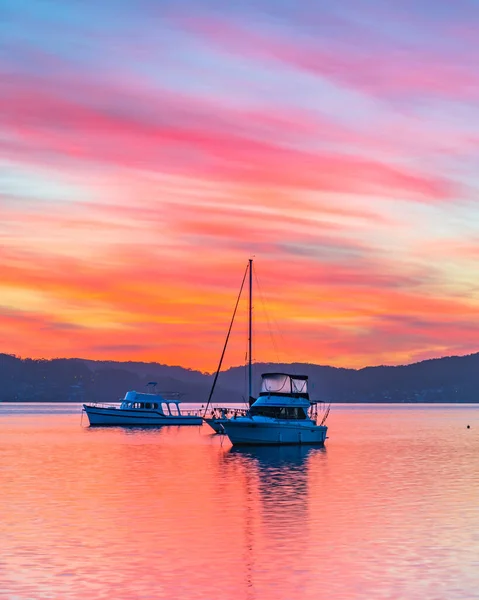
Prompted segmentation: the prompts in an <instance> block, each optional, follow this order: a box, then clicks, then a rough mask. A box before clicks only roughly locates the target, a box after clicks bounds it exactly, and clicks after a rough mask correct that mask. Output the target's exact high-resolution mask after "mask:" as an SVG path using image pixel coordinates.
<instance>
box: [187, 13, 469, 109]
mask: <svg viewBox="0 0 479 600" xmlns="http://www.w3.org/2000/svg"><path fill="white" fill-rule="evenodd" d="M179 22H180V23H181V24H182V25H183V26H185V27H186V28H187V29H189V30H190V31H193V32H196V33H197V34H199V35H201V36H204V37H205V38H206V39H207V40H209V41H210V42H211V43H214V44H216V45H218V46H220V47H221V48H223V49H225V50H226V51H229V52H235V53H238V54H240V55H241V56H243V57H245V56H247V57H250V58H254V59H258V58H263V59H266V60H272V61H278V62H281V63H284V64H288V65H290V66H292V67H294V68H298V69H301V70H304V71H308V72H311V73H314V74H316V75H320V76H322V77H326V78H329V79H332V80H335V81H337V82H339V83H341V84H343V85H348V86H351V87H353V88H357V89H360V90H362V91H365V92H367V93H371V94H374V95H379V96H381V97H388V96H394V97H408V96H414V95H431V96H439V97H443V98H452V99H457V98H459V99H477V98H478V96H479V76H478V74H477V70H476V69H475V67H474V62H473V61H472V60H471V59H470V57H469V55H468V53H467V52H464V53H463V54H462V55H460V56H458V55H457V54H456V55H454V56H452V57H451V56H450V55H448V54H445V53H444V52H442V53H440V54H438V53H437V52H439V51H436V53H435V52H434V50H432V49H426V47H417V46H414V47H412V46H408V45H405V44H404V45H402V46H401V45H400V44H391V43H389V44H388V43H385V40H384V39H381V37H380V36H379V35H378V34H377V33H373V32H369V35H368V36H365V35H364V32H363V33H362V37H363V39H362V40H361V41H358V40H357V39H356V36H353V35H350V36H349V38H346V41H345V40H344V39H342V38H341V37H339V38H338V39H334V38H332V39H327V40H321V37H316V38H313V37H309V38H308V37H307V36H305V35H302V36H301V35H297V34H296V35H295V34H294V33H293V34H291V35H288V32H287V31H282V32H280V31H279V30H276V32H275V33H273V32H272V31H271V29H270V30H269V31H268V32H267V33H266V32H265V31H264V30H263V31H261V32H259V31H257V30H255V29H254V28H251V27H249V28H246V27H243V26H242V25H239V24H238V23H234V22H233V21H231V20H226V19H217V20H214V19H208V20H205V19H194V18H190V19H181V18H180V19H179ZM451 33H453V32H451V30H450V29H449V30H447V29H445V31H444V32H443V33H442V35H446V36H447V35H451ZM438 35H441V32H438ZM348 39H350V40H352V41H354V46H353V45H352V43H351V41H350V42H349V44H348V42H347V40H348ZM457 42H458V43H459V42H460V38H459V37H458V39H457Z"/></svg>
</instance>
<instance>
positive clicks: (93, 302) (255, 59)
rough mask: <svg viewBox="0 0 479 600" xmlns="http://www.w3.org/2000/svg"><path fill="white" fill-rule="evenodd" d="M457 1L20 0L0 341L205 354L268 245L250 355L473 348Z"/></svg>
mask: <svg viewBox="0 0 479 600" xmlns="http://www.w3.org/2000/svg"><path fill="white" fill-rule="evenodd" d="M451 6H452V5H449V4H446V3H443V2H440V3H439V4H436V5H435V10H434V18H431V14H430V11H429V12H427V14H426V13H425V12H424V10H423V8H422V7H418V6H416V5H413V4H412V3H407V4H404V3H389V4H388V5H387V7H386V6H384V5H383V4H382V3H379V2H375V1H372V0H371V1H367V2H364V3H361V7H358V5H357V3H356V2H354V3H353V2H344V3H342V4H341V6H339V5H338V6H334V7H329V8H324V7H323V9H322V10H321V11H318V10H316V9H315V8H314V7H303V8H302V10H294V11H293V10H291V7H289V5H288V4H287V3H282V4H280V5H278V3H273V2H270V1H269V0H261V1H260V2H255V3H250V2H246V3H244V2H242V3H236V2H233V3H230V4H229V5H228V7H225V6H224V5H221V7H220V5H219V4H218V3H216V2H214V1H213V0H211V1H205V2H198V1H197V2H194V1H192V0H191V1H186V0H184V1H181V2H175V3H172V2H164V3H161V6H159V5H158V3H156V2H149V1H146V0H141V1H139V2H124V3H122V4H121V6H119V5H117V4H116V3H113V2H109V1H108V2H105V3H102V5H101V7H99V6H98V5H97V4H95V3H93V2H90V1H86V2H83V3H81V4H77V3H66V4H65V3H55V2H52V3H49V4H48V5H47V4H44V5H43V4H42V5H35V6H30V7H26V6H24V7H23V8H22V7H20V5H18V6H17V5H16V4H15V3H9V5H8V7H7V10H6V13H5V14H6V18H5V19H4V20H3V21H2V23H1V24H0V37H2V39H3V40H4V41H3V52H2V55H1V58H0V78H1V79H0V81H1V84H0V85H1V93H0V155H1V160H0V239H1V248H0V273H1V279H0V328H1V330H2V332H3V333H4V336H3V343H2V347H1V348H0V351H5V352H14V353H16V354H21V355H25V356H45V357H51V356H77V355H81V356H83V357H91V358H118V359H129V358H131V359H143V360H158V361H160V362H163V363H169V364H184V365H185V366H191V367H196V368H200V369H204V370H211V369H213V368H214V367H215V364H216V361H217V356H218V352H219V350H220V348H221V344H222V340H223V336H224V332H225V328H226V326H227V323H228V320H229V318H230V313H231V309H232V306H233V303H234V298H235V295H236V293H237V287H238V285H239V281H240V280H241V276H242V269H243V268H244V265H245V263H246V259H247V258H248V257H249V256H250V255H252V254H254V255H255V256H256V267H257V273H258V279H259V283H260V286H261V287H260V288H259V289H258V290H257V301H256V306H255V326H256V330H257V337H256V344H255V355H256V358H257V359H258V360H265V361H268V360H278V359H280V360H283V361H284V360H288V361H309V362H320V363H323V364H324V363H330V364H336V365H343V366H362V365H365V364H374V363H378V362H380V363H384V364H394V363H397V362H408V361H411V360H415V359H418V358H424V357H432V356H438V355H442V354H450V353H467V352H470V351H474V350H477V345H476V341H475V330H474V327H468V326H467V323H471V322H474V320H475V319H476V318H477V313H478V311H479V298H478V295H477V289H476V286H475V284H474V281H475V279H476V278H477V275H478V273H477V269H476V267H475V262H474V257H476V256H477V249H478V242H477V239H478V238H477V226H479V213H478V211H477V207H476V202H475V200H476V196H477V166H478V165H477V162H478V158H479V157H478V154H477V139H479V113H478V111H477V108H476V106H475V105H476V101H477V98H478V95H479V94H478V91H479V80H478V76H477V72H476V71H477V70H476V68H475V57H477V54H478V52H479V44H478V43H477V42H476V40H475V37H474V31H473V28H472V29H471V23H472V22H473V20H474V18H475V17H477V16H479V15H477V14H476V13H475V12H474V9H473V7H472V6H471V5H470V4H468V3H465V2H459V3H456V4H455V5H454V8H451ZM219 8H221V10H219ZM93 16H94V18H93ZM465 39H467V40H469V41H468V47H467V48H466V46H465V45H464V43H463V40H465ZM260 292H261V293H260ZM263 300H264V304H265V305H266V306H267V307H268V309H267V312H265V310H264V307H263ZM245 316H246V315H245V311H244V307H243V308H242V312H241V315H240V318H239V322H238V326H237V331H236V334H237V336H236V337H235V340H236V341H234V342H233V344H232V348H231V350H230V354H229V356H228V357H227V362H228V364H237V363H240V362H242V361H243V360H244V344H243V343H242V341H241V339H237V338H241V336H242V334H243V333H244V332H243V329H244V320H245ZM272 324H276V325H277V326H276V325H275V329H278V330H280V331H281V333H279V331H277V332H276V333H277V336H278V340H277V346H283V348H285V349H286V350H285V351H284V352H285V353H286V355H282V356H281V357H278V356H275V352H277V348H275V349H273V348H272V346H271V343H270V340H271V335H270V334H271V331H270V330H269V328H270V327H271V325H272Z"/></svg>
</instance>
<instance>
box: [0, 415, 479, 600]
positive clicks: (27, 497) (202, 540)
mask: <svg viewBox="0 0 479 600" xmlns="http://www.w3.org/2000/svg"><path fill="white" fill-rule="evenodd" d="M86 423H87V421H86V419H85V420H84V425H85V424H86ZM328 424H329V426H330V430H329V439H328V440H327V443H326V447H325V448H324V449H318V448H306V447H283V448H281V447H280V448H257V449H250V450H235V449H232V448H231V446H230V445H229V443H228V442H227V441H225V442H224V443H223V444H221V438H220V437H219V436H214V435H210V431H209V429H208V428H207V426H203V427H183V428H180V427H164V428H161V429H154V430H146V429H130V430H128V429H121V428H113V429H100V428H95V429H88V428H82V427H81V426H80V412H79V407H78V406H76V405H65V404H63V405H7V404H3V405H0V490H1V504H0V519H1V521H0V523H1V535H0V597H1V598H8V599H12V600H13V599H16V600H25V599H35V600H36V599H40V598H55V599H57V598H58V599H68V598H83V597H86V596H87V595H89V597H90V598H95V599H101V598H115V599H137V598H138V599H140V598H152V599H156V598H159V599H163V598H165V599H167V598H168V599H178V600H179V599H184V600H195V599H199V598H202V599H203V598H204V599H216V598H218V599H219V598H221V599H222V600H230V599H231V600H233V599H235V600H267V599H269V598H271V599H274V600H286V599H288V600H289V599H301V600H313V599H314V600H317V599H318V598H327V599H332V600H336V599H338V600H347V599H350V598H351V599H365V600H366V599H368V600H371V599H391V600H393V599H394V600H397V599H400V598H404V599H408V600H415V599H418V600H419V599H420V600H433V599H434V600H436V599H437V600H443V599H447V600H454V599H474V598H479V407H472V406H461V405H447V406H446V405H441V406H424V405H422V406H421V405H412V406H411V405H401V406H398V405H386V406H384V405H379V406H378V405H361V406H359V405H352V406H346V405H342V406H333V408H332V411H331V415H330V418H329V421H328ZM468 424H469V425H470V429H467V427H466V426H467V425H468Z"/></svg>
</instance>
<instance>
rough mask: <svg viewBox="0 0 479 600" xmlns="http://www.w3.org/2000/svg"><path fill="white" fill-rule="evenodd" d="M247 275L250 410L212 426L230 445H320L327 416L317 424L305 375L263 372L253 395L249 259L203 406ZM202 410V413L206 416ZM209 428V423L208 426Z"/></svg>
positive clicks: (251, 288)
mask: <svg viewBox="0 0 479 600" xmlns="http://www.w3.org/2000/svg"><path fill="white" fill-rule="evenodd" d="M248 272H249V310H248V390H249V409H248V410H246V411H244V414H241V415H238V414H235V415H233V416H232V417H224V418H219V419H216V420H215V421H214V425H216V426H217V427H218V429H219V428H221V430H222V431H220V433H223V434H224V435H226V436H228V438H229V439H230V441H231V443H232V444H233V446H240V445H243V446H246V445H284V444H294V445H298V444H317V445H323V444H324V442H325V440H326V437H327V431H328V428H327V426H326V425H325V422H326V419H327V417H328V414H329V409H327V410H326V411H325V413H324V415H323V418H322V420H321V422H320V423H319V424H318V423H317V404H318V403H317V402H312V401H311V400H310V397H309V391H308V376H307V375H293V374H290V373H264V374H263V375H262V376H261V379H262V382H261V390H260V393H259V396H258V397H257V398H253V396H252V389H253V386H252V338H253V328H252V306H253V274H252V272H253V260H252V259H249V261H248V266H247V270H246V272H245V276H244V277H243V283H242V284H241V289H240V293H239V296H238V300H237V302H236V306H235V310H234V313H233V318H232V320H231V324H230V328H229V330H228V335H227V338H226V343H225V346H224V348H223V353H222V355H221V359H220V364H219V367H218V370H217V372H216V376H215V379H214V382H213V388H212V391H211V392H210V397H209V399H208V403H207V406H206V410H207V408H208V406H209V403H210V400H211V396H212V394H213V389H214V386H215V384H216V380H217V378H218V374H219V371H220V369H221V364H222V360H223V357H224V353H225V350H226V345H227V343H228V339H229V335H230V333H231V328H232V325H233V320H234V317H235V314H236V309H237V308H238V303H239V298H240V296H241V292H242V289H243V285H244V281H245V278H246V274H247V273H248ZM206 410H205V413H206ZM210 425H211V423H210Z"/></svg>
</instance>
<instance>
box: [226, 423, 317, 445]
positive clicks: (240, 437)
mask: <svg viewBox="0 0 479 600" xmlns="http://www.w3.org/2000/svg"><path fill="white" fill-rule="evenodd" d="M222 426H223V428H224V431H225V434H226V435H227V436H228V437H229V439H230V441H231V443H232V444H233V446H278V445H293V444H294V445H302V444H317V445H323V444H324V442H325V440H326V433H327V431H328V428H327V427H326V425H316V424H315V423H313V422H310V423H307V424H306V423H304V424H301V425H299V424H298V423H291V422H288V421H276V422H266V421H260V422H255V420H254V419H229V420H228V421H227V422H225V423H223V425H222Z"/></svg>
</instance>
